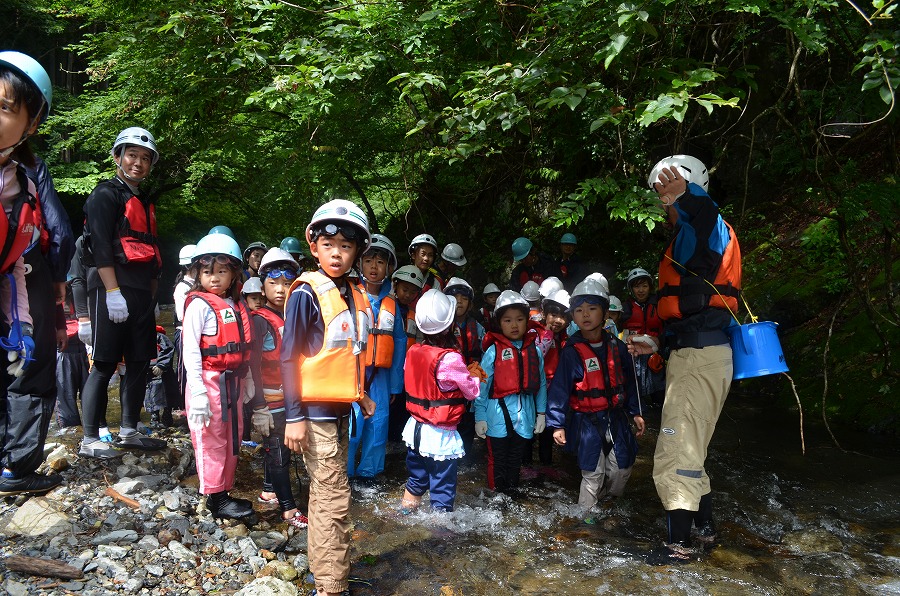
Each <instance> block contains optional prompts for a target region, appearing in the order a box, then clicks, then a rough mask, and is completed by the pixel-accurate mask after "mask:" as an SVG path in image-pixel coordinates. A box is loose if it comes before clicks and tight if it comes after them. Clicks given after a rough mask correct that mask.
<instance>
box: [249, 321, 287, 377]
mask: <svg viewBox="0 0 900 596" xmlns="http://www.w3.org/2000/svg"><path fill="white" fill-rule="evenodd" d="M250 316H251V317H260V318H261V319H263V320H265V322H266V323H267V324H268V325H269V332H270V333H271V334H272V338H273V339H274V340H275V349H274V350H270V351H268V352H266V351H265V350H263V353H262V359H261V361H260V368H261V371H262V382H263V387H264V388H266V389H281V385H282V381H281V334H282V333H283V332H284V318H283V317H282V316H281V315H279V314H278V313H277V312H275V311H274V310H272V309H271V308H269V307H267V306H263V307H262V308H257V309H256V310H254V311H253V312H251V313H250Z"/></svg>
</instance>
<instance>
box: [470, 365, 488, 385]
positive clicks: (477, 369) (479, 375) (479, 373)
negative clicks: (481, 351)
mask: <svg viewBox="0 0 900 596" xmlns="http://www.w3.org/2000/svg"><path fill="white" fill-rule="evenodd" d="M466 368H467V369H469V376H472V377H475V378H476V379H478V381H479V382H481V383H484V382H485V381H487V373H486V372H484V369H483V368H481V365H480V364H478V363H477V362H473V363H471V364H469V366H467V367H466Z"/></svg>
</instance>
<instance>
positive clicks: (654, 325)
mask: <svg viewBox="0 0 900 596" xmlns="http://www.w3.org/2000/svg"><path fill="white" fill-rule="evenodd" d="M625 285H626V286H627V287H628V291H629V293H630V294H631V295H630V296H629V297H628V299H627V300H625V302H624V303H623V304H622V314H621V315H620V317H619V322H618V327H619V328H620V329H621V330H622V339H624V340H626V341H627V340H628V338H629V337H630V336H650V337H653V338H656V339H657V340H658V339H660V338H661V337H662V335H663V322H662V319H661V318H660V316H659V299H658V297H657V295H656V294H655V293H654V292H653V276H652V275H650V272H648V271H647V270H646V269H643V268H641V267H635V268H634V269H632V270H630V271H629V272H628V276H627V277H626V279H625ZM651 359H652V360H653V361H654V362H655V361H661V360H662V357H661V356H659V355H653V354H647V355H638V356H635V359H634V361H635V366H636V367H637V377H638V386H639V387H640V391H641V398H642V399H643V400H644V402H645V404H646V405H648V406H650V407H653V408H661V407H662V405H663V402H664V400H665V396H666V374H665V371H664V370H663V369H662V367H661V366H659V367H657V366H655V365H653V366H651V365H652V364H653V363H652V362H651ZM654 369H657V370H654Z"/></svg>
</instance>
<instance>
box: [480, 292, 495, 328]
mask: <svg viewBox="0 0 900 596" xmlns="http://www.w3.org/2000/svg"><path fill="white" fill-rule="evenodd" d="M499 296H500V288H499V287H497V284H495V283H493V282H491V283H489V284H487V285H486V286H484V290H482V291H481V298H482V300H483V304H482V306H481V309H479V311H478V319H479V321H478V322H479V323H481V326H482V327H484V328H485V330H486V331H496V329H494V317H493V315H494V305H495V304H497V298H498V297H499Z"/></svg>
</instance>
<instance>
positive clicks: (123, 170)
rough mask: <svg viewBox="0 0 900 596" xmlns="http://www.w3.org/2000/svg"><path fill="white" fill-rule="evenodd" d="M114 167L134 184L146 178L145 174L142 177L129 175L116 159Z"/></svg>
mask: <svg viewBox="0 0 900 596" xmlns="http://www.w3.org/2000/svg"><path fill="white" fill-rule="evenodd" d="M120 159H121V158H120ZM113 161H115V160H113ZM116 169H117V170H119V172H121V173H122V175H123V176H125V178H127V179H128V180H129V181H130V182H134V183H135V184H140V183H141V182H143V181H144V180H146V179H147V176H144V177H142V178H135V177H134V176H129V175H128V174H127V173H126V172H125V168H123V167H122V164H120V163H119V162H117V161H116Z"/></svg>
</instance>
